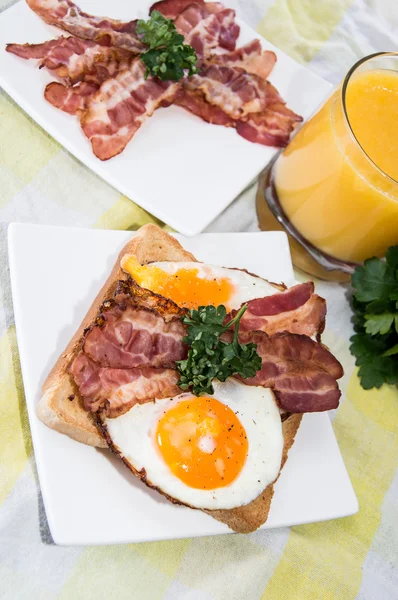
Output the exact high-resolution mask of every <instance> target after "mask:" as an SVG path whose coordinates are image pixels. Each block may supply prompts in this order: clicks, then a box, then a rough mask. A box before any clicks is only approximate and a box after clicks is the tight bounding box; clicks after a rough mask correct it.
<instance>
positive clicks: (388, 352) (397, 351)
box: [382, 344, 398, 356]
mask: <svg viewBox="0 0 398 600" xmlns="http://www.w3.org/2000/svg"><path fill="white" fill-rule="evenodd" d="M393 354H398V344H395V346H393V347H392V348H390V349H389V350H386V351H385V352H383V354H382V356H392V355H393Z"/></svg>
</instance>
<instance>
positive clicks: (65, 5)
mask: <svg viewBox="0 0 398 600" xmlns="http://www.w3.org/2000/svg"><path fill="white" fill-rule="evenodd" d="M26 2H27V3H28V5H29V6H30V8H31V9H32V10H33V11H34V12H35V13H37V14H38V15H39V16H40V17H41V18H42V19H43V21H45V22H46V23H49V24H50V25H55V26H56V27H60V28H61V29H64V30H65V31H68V32H69V33H72V34H73V35H75V36H77V37H80V38H83V39H84V40H92V41H93V42H98V43H100V44H101V45H103V46H117V47H119V48H124V49H125V50H129V51H131V52H133V53H134V54H139V53H140V52H143V51H144V50H145V45H144V44H143V43H142V42H141V40H140V39H139V37H138V36H137V34H136V25H137V20H136V19H135V20H133V21H129V22H128V23H123V22H121V21H117V20H115V19H109V18H108V17H95V16H92V15H89V14H87V13H85V12H83V11H82V10H81V9H80V8H79V7H78V6H77V5H76V4H74V3H73V2H72V1H71V0H26Z"/></svg>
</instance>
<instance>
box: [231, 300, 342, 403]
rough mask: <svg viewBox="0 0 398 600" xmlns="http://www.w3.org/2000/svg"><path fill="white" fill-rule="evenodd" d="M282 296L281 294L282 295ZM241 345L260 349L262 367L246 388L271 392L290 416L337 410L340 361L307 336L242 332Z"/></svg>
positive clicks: (246, 380)
mask: <svg viewBox="0 0 398 600" xmlns="http://www.w3.org/2000/svg"><path fill="white" fill-rule="evenodd" d="M281 295H282V294H281ZM239 341H240V342H241V343H244V344H247V343H249V342H253V343H254V344H256V345H257V352H258V354H259V355H260V356H261V359H262V367H261V370H260V371H257V373H256V375H255V377H252V378H251V379H243V380H242V381H243V382H244V383H246V384H247V385H261V386H264V387H269V388H272V390H273V391H274V394H275V397H276V399H277V401H278V404H279V407H280V408H281V409H282V410H284V411H287V412H293V413H301V412H319V411H324V410H331V409H333V408H337V406H338V404H339V399H340V396H341V392H340V390H339V387H338V384H337V381H336V380H337V379H340V378H341V377H342V376H343V368H342V366H341V364H340V363H339V361H338V360H337V359H336V358H335V357H334V356H333V355H332V354H331V352H329V350H328V349H327V348H326V346H323V345H322V344H320V343H318V342H315V341H313V340H312V339H311V338H309V337H308V336H305V335H298V334H291V333H287V332H283V333H277V334H274V335H272V336H269V335H267V334H266V333H264V332H262V331H254V332H253V331H251V332H246V333H244V332H242V333H240V332H239Z"/></svg>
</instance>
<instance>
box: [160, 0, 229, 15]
mask: <svg viewBox="0 0 398 600" xmlns="http://www.w3.org/2000/svg"><path fill="white" fill-rule="evenodd" d="M192 5H195V6H199V7H200V8H201V9H203V10H204V11H206V14H212V13H217V12H219V11H221V10H224V5H223V4H221V2H205V0H160V2H155V4H152V6H151V8H150V9H149V14H152V12H153V11H154V10H157V11H158V12H160V13H161V14H162V15H163V16H164V17H166V19H175V18H176V17H178V15H180V14H181V13H182V12H183V11H184V10H185V9H186V8H187V7H188V6H192Z"/></svg>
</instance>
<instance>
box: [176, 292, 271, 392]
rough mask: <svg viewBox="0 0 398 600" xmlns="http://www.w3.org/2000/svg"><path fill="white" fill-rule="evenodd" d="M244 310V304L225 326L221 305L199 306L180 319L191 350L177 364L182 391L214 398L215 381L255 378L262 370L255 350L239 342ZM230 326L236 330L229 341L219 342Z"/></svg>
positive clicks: (185, 340) (251, 346) (249, 345)
mask: <svg viewBox="0 0 398 600" xmlns="http://www.w3.org/2000/svg"><path fill="white" fill-rule="evenodd" d="M246 308H247V305H246V304H245V305H244V306H242V308H241V309H240V310H239V311H238V313H237V314H236V315H235V317H234V318H233V319H230V320H229V321H228V322H227V323H225V319H226V316H227V310H226V308H225V306H222V305H221V306H217V307H215V306H200V307H199V308H198V309H197V310H190V311H189V313H188V315H186V316H185V317H183V319H182V321H183V323H185V325H187V335H186V337H185V338H184V342H185V343H186V344H188V345H189V346H190V349H189V351H188V357H187V359H186V360H181V361H178V362H177V368H178V371H179V373H180V380H179V382H178V385H179V386H180V388H181V389H183V390H192V392H193V393H194V394H195V395H196V396H200V395H201V394H213V393H214V388H213V380H214V379H218V380H219V381H225V380H226V379H227V377H231V376H233V375H240V376H241V377H243V378H245V379H246V378H248V377H254V375H255V374H256V372H257V371H258V370H259V369H260V368H261V358H260V356H259V355H258V354H257V351H256V348H257V346H256V344H240V343H239V342H238V332H239V323H240V320H241V318H242V315H243V313H244V312H245V310H246ZM232 326H235V330H234V334H233V337H232V340H231V341H226V340H222V339H221V336H222V335H223V334H224V333H225V332H226V331H228V329H231V328H232Z"/></svg>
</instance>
